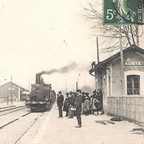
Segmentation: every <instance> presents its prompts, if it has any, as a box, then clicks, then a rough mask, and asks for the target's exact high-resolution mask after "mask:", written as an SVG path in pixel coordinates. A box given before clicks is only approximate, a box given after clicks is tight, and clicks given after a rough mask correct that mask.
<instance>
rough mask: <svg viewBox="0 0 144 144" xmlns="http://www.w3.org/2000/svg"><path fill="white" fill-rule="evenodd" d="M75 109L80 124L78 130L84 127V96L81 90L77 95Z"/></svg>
mask: <svg viewBox="0 0 144 144" xmlns="http://www.w3.org/2000/svg"><path fill="white" fill-rule="evenodd" d="M75 108H76V118H77V122H78V128H80V127H81V126H82V121H81V111H82V94H81V90H77V94H76V97H75Z"/></svg>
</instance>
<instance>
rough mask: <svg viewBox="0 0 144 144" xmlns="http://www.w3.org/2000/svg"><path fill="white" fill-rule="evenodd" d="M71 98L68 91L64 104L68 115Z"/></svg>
mask: <svg viewBox="0 0 144 144" xmlns="http://www.w3.org/2000/svg"><path fill="white" fill-rule="evenodd" d="M69 101H70V98H69V93H66V98H65V100H64V106H63V110H64V111H65V112H66V116H68V112H69V105H70V102H69Z"/></svg>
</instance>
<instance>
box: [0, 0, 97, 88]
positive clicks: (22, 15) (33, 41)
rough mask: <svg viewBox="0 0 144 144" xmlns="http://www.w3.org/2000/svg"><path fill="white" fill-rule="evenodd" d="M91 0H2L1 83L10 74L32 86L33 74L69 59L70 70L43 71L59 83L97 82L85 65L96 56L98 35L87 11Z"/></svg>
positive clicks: (66, 62) (46, 77)
mask: <svg viewBox="0 0 144 144" xmlns="http://www.w3.org/2000/svg"><path fill="white" fill-rule="evenodd" d="M88 2H89V0H0V49H1V51H0V84H1V83H3V82H4V81H6V79H7V80H10V77H11V76H12V78H13V81H14V82H16V83H17V84H20V85H21V86H24V87H26V88H28V87H29V86H30V84H31V83H34V80H35V74H36V73H37V72H40V71H42V70H51V69H52V68H60V67H63V66H65V65H68V64H70V63H71V62H76V63H77V64H79V65H80V68H79V67H78V68H77V69H75V70H74V71H72V72H70V73H68V74H53V75H49V76H44V78H45V81H47V82H51V83H52V84H53V85H54V87H55V88H58V89H60V88H65V87H67V88H72V89H73V88H74V84H75V82H76V80H77V79H78V80H79V82H80V83H81V84H80V85H83V84H84V85H90V86H94V79H93V77H92V76H90V75H89V74H88V69H86V67H87V66H90V64H91V62H92V61H93V60H95V58H96V46H95V38H94V37H92V35H91V32H90V27H89V24H88V22H87V20H86V18H85V17H84V16H83V14H84V10H83V8H84V7H85V6H87V4H88ZM79 73H80V76H78V75H79Z"/></svg>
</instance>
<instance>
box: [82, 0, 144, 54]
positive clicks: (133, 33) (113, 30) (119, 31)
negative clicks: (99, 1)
mask: <svg viewBox="0 0 144 144" xmlns="http://www.w3.org/2000/svg"><path fill="white" fill-rule="evenodd" d="M95 4H96V3H95ZM95 4H93V3H92V2H90V3H89V4H88V7H87V8H84V10H85V16H86V18H87V19H89V20H90V21H93V22H94V25H93V26H92V29H95V30H96V31H97V30H99V31H101V36H104V37H108V38H110V40H112V39H113V42H112V43H111V45H110V46H109V47H107V50H106V51H107V52H108V51H109V52H111V51H113V50H115V49H118V48H119V39H120V37H121V38H122V44H123V47H128V46H131V45H137V46H139V37H140V36H141V35H142V33H143V30H142V26H138V25H136V24H127V25H123V26H121V28H120V26H119V25H108V24H104V23H103V17H104V16H103V15H102V10H97V7H96V6H95ZM120 35H121V36H120Z"/></svg>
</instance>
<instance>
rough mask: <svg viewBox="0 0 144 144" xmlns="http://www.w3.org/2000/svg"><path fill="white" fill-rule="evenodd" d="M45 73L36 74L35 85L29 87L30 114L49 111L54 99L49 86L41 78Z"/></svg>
mask: <svg viewBox="0 0 144 144" xmlns="http://www.w3.org/2000/svg"><path fill="white" fill-rule="evenodd" d="M42 74H47V73H46V72H45V71H43V72H40V73H37V74H36V83H35V84H32V86H31V93H30V97H29V107H30V109H31V112H34V111H46V110H50V109H51V107H52V105H53V104H54V102H55V99H56V93H55V91H54V90H52V87H51V84H45V83H44V81H43V79H42V78H41V75H42Z"/></svg>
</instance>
